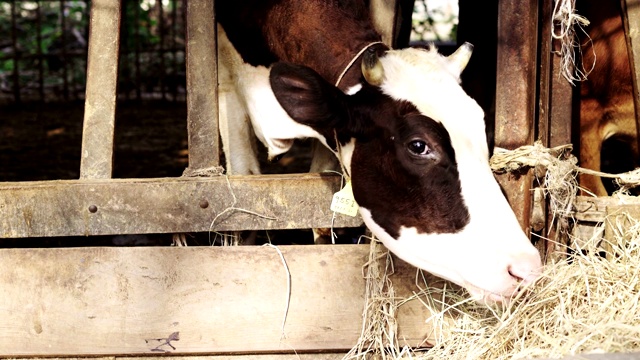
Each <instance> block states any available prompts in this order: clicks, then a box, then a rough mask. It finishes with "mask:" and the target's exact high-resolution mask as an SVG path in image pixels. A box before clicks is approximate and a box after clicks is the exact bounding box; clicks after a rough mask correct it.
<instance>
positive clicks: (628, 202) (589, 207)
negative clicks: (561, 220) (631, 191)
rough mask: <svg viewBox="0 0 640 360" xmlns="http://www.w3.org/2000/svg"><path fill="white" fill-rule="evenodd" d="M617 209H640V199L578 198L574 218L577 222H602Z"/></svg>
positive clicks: (624, 197) (628, 197)
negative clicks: (609, 213)
mask: <svg viewBox="0 0 640 360" xmlns="http://www.w3.org/2000/svg"><path fill="white" fill-rule="evenodd" d="M617 207H637V208H640V198H638V197H635V196H623V197H615V196H600V197H591V196H578V197H576V202H575V213H574V217H575V219H576V220H578V221H591V222H603V221H604V220H605V217H606V216H607V213H608V212H611V211H612V210H613V209H615V208H617Z"/></svg>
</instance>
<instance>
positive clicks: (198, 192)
mask: <svg viewBox="0 0 640 360" xmlns="http://www.w3.org/2000/svg"><path fill="white" fill-rule="evenodd" d="M339 189H340V177H338V176H335V175H320V174H303V175H262V176H256V175H252V176H229V177H226V176H218V177H212V178H163V179H112V180H93V181H86V180H66V181H62V180H61V181H40V182H7V183H0V237H5V238H22V237H39V236H86V235H115V234H148V233H180V232H207V231H233V230H262V229H265V230H266V229H306V228H313V227H325V228H328V227H331V224H332V218H333V212H332V211H331V210H330V209H329V207H330V205H331V198H332V196H333V193H334V192H336V191H338V190H339ZM361 224H362V220H361V219H360V217H354V218H352V217H349V216H345V215H339V214H337V215H336V218H335V222H334V226H335V227H357V226H360V225H361Z"/></svg>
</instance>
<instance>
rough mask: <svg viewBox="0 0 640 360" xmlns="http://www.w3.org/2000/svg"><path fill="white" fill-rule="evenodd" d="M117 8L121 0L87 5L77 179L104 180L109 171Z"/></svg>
mask: <svg viewBox="0 0 640 360" xmlns="http://www.w3.org/2000/svg"><path fill="white" fill-rule="evenodd" d="M120 7H121V0H93V1H92V3H91V19H90V22H91V27H90V34H89V54H88V59H89V60H88V66H87V90H86V100H85V108H84V125H83V132H82V154H81V160H80V178H81V179H107V178H110V177H111V173H112V170H113V136H114V127H115V112H116V97H117V93H116V87H117V82H118V48H119V46H120V31H119V28H120Z"/></svg>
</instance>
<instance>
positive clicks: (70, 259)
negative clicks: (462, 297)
mask: <svg viewBox="0 0 640 360" xmlns="http://www.w3.org/2000/svg"><path fill="white" fill-rule="evenodd" d="M278 249H279V250H280V251H281V253H282V257H283V258H284V260H285V261H286V264H287V267H288V272H287V270H286V268H285V267H284V265H283V262H282V259H281V256H280V255H279V253H278V251H276V249H275V248H273V247H266V246H262V247H255V246H244V247H182V248H180V247H179V248H175V247H166V248H158V247H155V248H56V249H3V250H0V293H1V294H2V299H3V300H2V301H1V302H0V313H2V314H3V320H2V322H0V357H15V356H44V355H46V356H91V355H134V354H148V355H153V354H161V353H167V352H173V353H175V354H196V355H197V354H225V353H251V352H262V353H264V352H275V351H279V352H289V353H291V352H293V351H301V352H305V351H307V352H308V351H318V350H326V351H344V350H348V349H350V348H351V347H352V346H353V345H355V343H356V341H357V339H358V337H359V335H360V332H361V330H362V318H361V317H362V311H363V307H364V293H365V281H364V279H363V268H362V267H363V265H365V263H366V262H367V261H368V258H369V245H342V246H341V245H335V246H281V247H279V248H278ZM394 270H395V273H394V274H393V275H392V276H391V281H392V282H393V283H394V285H395V284H398V286H395V288H396V294H397V296H398V297H400V298H402V297H407V296H410V295H412V294H411V291H417V288H416V286H415V285H414V276H415V269H414V268H413V267H411V266H409V265H407V264H406V263H404V262H401V261H399V260H397V261H396V262H395V268H394ZM288 276H290V288H289V284H288ZM407 289H411V290H407ZM287 304H288V305H287ZM287 306H288V309H287ZM403 309H406V310H403ZM400 310H401V311H399V312H398V326H399V336H400V341H401V344H408V345H412V346H416V345H417V344H419V343H421V342H422V341H423V339H424V338H425V337H427V336H428V335H429V334H430V330H431V329H430V327H429V326H428V324H426V323H425V320H426V319H427V318H428V317H429V315H430V313H429V312H428V310H427V309H426V308H425V307H424V306H423V305H422V304H421V303H420V301H418V300H411V301H410V302H409V303H407V304H405V305H402V306H401V307H400ZM285 315H286V322H285V325H284V332H283V327H282V326H283V325H282V324H283V320H284V319H285ZM172 339H173V340H172ZM172 347H173V348H172Z"/></svg>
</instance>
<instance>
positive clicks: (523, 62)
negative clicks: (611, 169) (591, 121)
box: [495, 0, 538, 232]
mask: <svg viewBox="0 0 640 360" xmlns="http://www.w3.org/2000/svg"><path fill="white" fill-rule="evenodd" d="M498 10H499V12H498V14H499V15H498V61H497V69H498V73H497V83H496V103H495V108H496V128H495V142H496V146H498V147H502V148H507V149H514V148H517V147H519V146H522V145H530V144H532V143H533V140H534V124H535V106H536V104H535V95H536V86H537V85H536V70H537V64H536V58H537V44H538V43H537V40H538V2H537V1H534V0H528V1H517V2H514V1H501V2H499V4H498ZM523 20H524V21H523ZM532 179H533V176H532V171H528V172H527V173H525V174H522V175H520V176H516V177H513V176H511V175H502V176H498V180H499V182H500V183H501V185H502V187H503V189H504V191H505V193H506V196H507V199H508V200H509V203H510V204H511V207H512V208H513V210H514V212H515V213H516V216H517V218H518V220H519V221H520V225H521V226H522V228H523V229H524V230H525V231H527V232H528V231H529V229H530V227H529V224H530V213H531V191H530V189H531V184H532Z"/></svg>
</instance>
